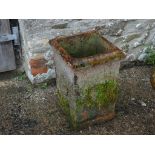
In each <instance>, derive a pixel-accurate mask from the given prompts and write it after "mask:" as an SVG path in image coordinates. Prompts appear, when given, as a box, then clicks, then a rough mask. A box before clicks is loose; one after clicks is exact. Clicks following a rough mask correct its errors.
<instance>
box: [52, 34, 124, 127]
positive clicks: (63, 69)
mask: <svg viewBox="0 0 155 155" xmlns="http://www.w3.org/2000/svg"><path fill="white" fill-rule="evenodd" d="M50 45H51V48H52V50H53V51H54V60H55V65H56V82H57V94H58V99H59V104H60V106H61V108H62V110H63V111H64V112H65V114H66V116H67V118H68V120H69V122H70V125H71V126H72V127H73V128H78V127H81V126H83V125H86V124H90V123H98V122H100V121H105V120H109V119H112V118H113V117H114V115H115V104H116V100H117V95H118V86H117V78H118V76H119V68H120V61H121V59H123V58H124V57H125V54H124V53H123V52H122V51H121V50H120V49H118V48H117V47H116V46H114V45H113V44H112V43H110V42H109V41H108V40H106V39H105V38H104V37H102V36H101V35H100V34H99V33H98V32H96V31H90V32H85V33H80V34H77V35H74V36H67V37H64V36H61V37H57V38H55V39H52V40H50Z"/></svg>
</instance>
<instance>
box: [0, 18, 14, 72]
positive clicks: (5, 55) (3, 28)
mask: <svg viewBox="0 0 155 155" xmlns="http://www.w3.org/2000/svg"><path fill="white" fill-rule="evenodd" d="M5 34H11V30H10V24H9V20H8V19H0V35H5ZM14 69H16V63H15V56H14V51H13V44H12V41H7V42H1V43H0V72H5V71H10V70H14Z"/></svg>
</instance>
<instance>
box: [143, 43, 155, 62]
mask: <svg viewBox="0 0 155 155" xmlns="http://www.w3.org/2000/svg"><path fill="white" fill-rule="evenodd" d="M145 53H147V57H146V60H145V62H146V64H148V65H155V48H154V47H153V46H151V45H148V46H146V51H145Z"/></svg>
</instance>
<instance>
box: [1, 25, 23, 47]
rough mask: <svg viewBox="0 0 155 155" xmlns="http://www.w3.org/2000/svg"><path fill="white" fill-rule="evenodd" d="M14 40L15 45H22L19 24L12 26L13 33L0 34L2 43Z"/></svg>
mask: <svg viewBox="0 0 155 155" xmlns="http://www.w3.org/2000/svg"><path fill="white" fill-rule="evenodd" d="M12 40H13V41H14V45H20V39H19V31H18V27H17V26H16V27H12V34H4V35H0V43H2V42H7V41H12Z"/></svg>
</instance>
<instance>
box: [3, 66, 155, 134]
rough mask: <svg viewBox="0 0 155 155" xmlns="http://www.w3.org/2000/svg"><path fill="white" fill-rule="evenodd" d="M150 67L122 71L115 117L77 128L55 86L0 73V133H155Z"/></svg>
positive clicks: (154, 107) (14, 73)
mask: <svg viewBox="0 0 155 155" xmlns="http://www.w3.org/2000/svg"><path fill="white" fill-rule="evenodd" d="M151 70H152V67H150V66H139V67H138V66H137V67H132V68H128V69H123V70H121V71H120V79H119V85H120V94H119V99H118V101H117V104H116V117H115V118H114V119H113V120H111V121H107V122H103V123H101V124H99V125H94V126H88V127H86V128H85V129H81V130H79V131H73V130H71V129H70V128H69V124H68V122H67V120H66V118H65V116H64V114H63V113H62V112H61V110H60V107H59V106H58V105H57V98H56V95H55V90H56V87H55V86H54V85H52V84H50V83H49V84H47V83H44V84H39V85H35V86H34V85H31V83H30V82H29V80H28V79H27V78H26V76H25V75H24V74H21V73H20V74H19V73H17V72H16V71H12V72H6V73H0V134H33V135H34V134H35V135H36V134H37V135H38V134H59V135H61V134H84V135H85V134H104V135H105V134H110V135H113V134H117V135H118V134H121V135H122V134H127V135H131V134H132V135H133V134H155V90H153V89H152V87H151V84H150V74H151Z"/></svg>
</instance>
